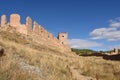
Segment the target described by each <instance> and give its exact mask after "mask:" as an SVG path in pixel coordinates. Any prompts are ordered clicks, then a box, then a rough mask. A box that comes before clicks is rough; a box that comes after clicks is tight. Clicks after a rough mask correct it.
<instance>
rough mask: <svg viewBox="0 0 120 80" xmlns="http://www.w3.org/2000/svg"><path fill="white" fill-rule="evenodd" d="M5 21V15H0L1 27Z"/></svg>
mask: <svg viewBox="0 0 120 80" xmlns="http://www.w3.org/2000/svg"><path fill="white" fill-rule="evenodd" d="M6 23H7V21H6V15H3V16H1V27H3V26H5V25H6Z"/></svg>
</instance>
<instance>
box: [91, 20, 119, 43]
mask: <svg viewBox="0 0 120 80" xmlns="http://www.w3.org/2000/svg"><path fill="white" fill-rule="evenodd" d="M110 22H111V23H110V27H108V28H98V29H94V30H93V31H92V32H91V33H90V36H91V37H92V39H106V40H108V41H118V40H120V30H119V28H120V18H116V19H115V20H110Z"/></svg>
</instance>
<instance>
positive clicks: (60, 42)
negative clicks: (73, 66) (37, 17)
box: [1, 14, 70, 51]
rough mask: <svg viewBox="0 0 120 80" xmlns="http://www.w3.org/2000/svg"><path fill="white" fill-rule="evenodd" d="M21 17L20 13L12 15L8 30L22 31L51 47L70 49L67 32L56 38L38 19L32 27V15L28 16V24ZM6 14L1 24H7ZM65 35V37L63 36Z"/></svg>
mask: <svg viewBox="0 0 120 80" xmlns="http://www.w3.org/2000/svg"><path fill="white" fill-rule="evenodd" d="M20 20H21V18H20V15H19V14H11V15H10V24H7V27H6V28H7V31H10V32H12V33H14V32H15V33H20V34H24V35H26V36H28V37H29V38H31V39H32V40H33V41H36V42H38V43H40V44H43V45H46V46H49V47H50V48H54V49H60V50H65V51H66V50H68V49H70V47H69V44H68V41H67V37H68V34H67V33H60V34H59V36H58V38H55V37H54V36H53V35H52V34H51V33H50V32H48V31H47V30H46V29H44V28H43V27H42V26H41V25H39V24H38V23H37V22H36V21H34V26H33V27H32V19H31V18H30V17H27V18H26V24H21V22H20ZM6 23H7V22H6V16H5V15H3V16H2V17H1V26H4V25H6ZM63 36H64V37H63Z"/></svg>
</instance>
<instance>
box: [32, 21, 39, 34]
mask: <svg viewBox="0 0 120 80" xmlns="http://www.w3.org/2000/svg"><path fill="white" fill-rule="evenodd" d="M33 31H34V33H35V34H39V24H38V23H37V22H36V21H34V27H33Z"/></svg>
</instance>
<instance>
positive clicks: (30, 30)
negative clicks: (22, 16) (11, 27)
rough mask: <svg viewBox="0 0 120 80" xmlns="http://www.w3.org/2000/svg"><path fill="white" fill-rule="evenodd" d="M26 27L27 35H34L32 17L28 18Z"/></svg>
mask: <svg viewBox="0 0 120 80" xmlns="http://www.w3.org/2000/svg"><path fill="white" fill-rule="evenodd" d="M26 27H27V34H28V35H30V34H32V19H31V18H30V17H27V18H26Z"/></svg>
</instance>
